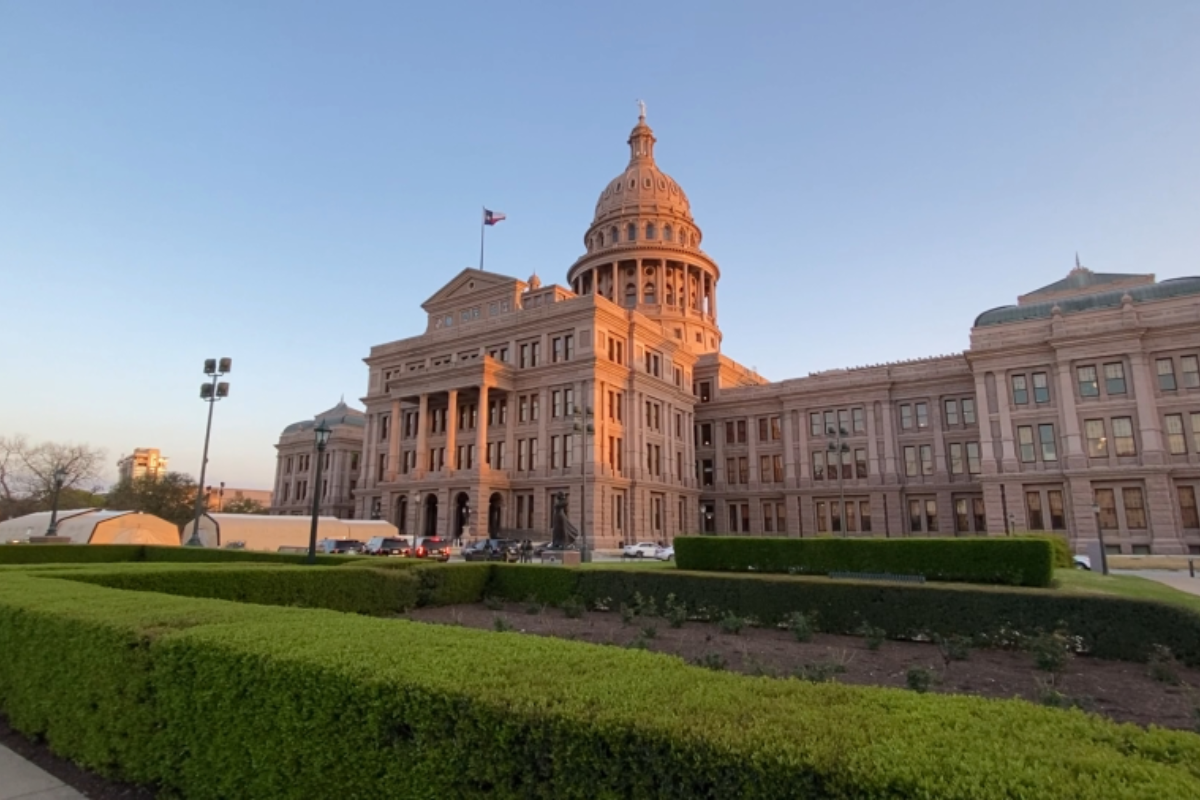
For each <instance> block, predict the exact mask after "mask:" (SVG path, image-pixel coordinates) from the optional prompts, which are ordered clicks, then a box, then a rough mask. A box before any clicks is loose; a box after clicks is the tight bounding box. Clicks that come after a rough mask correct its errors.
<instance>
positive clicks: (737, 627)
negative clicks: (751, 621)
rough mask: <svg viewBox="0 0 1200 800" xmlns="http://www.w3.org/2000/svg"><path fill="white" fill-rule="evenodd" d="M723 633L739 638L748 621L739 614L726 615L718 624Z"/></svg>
mask: <svg viewBox="0 0 1200 800" xmlns="http://www.w3.org/2000/svg"><path fill="white" fill-rule="evenodd" d="M717 626H718V627H720V629H721V633H732V634H733V635H734V636H737V635H738V634H740V633H741V632H742V628H744V627H746V620H745V619H743V618H742V617H739V616H738V615H737V614H732V613H730V614H726V615H725V616H723V617H721V621H720V622H718V623H717Z"/></svg>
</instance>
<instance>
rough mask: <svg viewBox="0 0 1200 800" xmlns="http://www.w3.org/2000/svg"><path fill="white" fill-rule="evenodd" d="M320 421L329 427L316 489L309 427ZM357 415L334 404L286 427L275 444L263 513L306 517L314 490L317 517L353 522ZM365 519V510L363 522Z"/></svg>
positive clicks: (358, 463)
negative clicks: (317, 495)
mask: <svg viewBox="0 0 1200 800" xmlns="http://www.w3.org/2000/svg"><path fill="white" fill-rule="evenodd" d="M322 421H323V422H324V423H325V426H326V427H327V428H329V429H330V431H331V433H330V434H329V441H328V443H327V444H326V446H325V454H324V458H325V462H324V463H323V464H322V465H321V485H320V487H317V486H316V479H317V476H316V472H317V450H316V434H315V433H314V429H315V428H316V427H317V423H319V422H322ZM365 422H366V420H365V418H364V416H363V412H361V411H359V410H358V409H354V408H350V407H349V406H347V405H346V404H345V402H341V401H339V402H338V404H337V405H336V406H334V407H333V408H331V409H329V410H328V411H325V412H322V413H320V414H317V415H316V416H314V417H313V418H312V419H306V420H301V421H300V422H295V423H292V424H291V425H288V426H287V427H286V428H284V430H283V434H282V435H281V436H280V437H279V443H278V444H276V445H275V449H276V450H277V451H278V455H277V456H276V458H275V485H274V488H273V489H272V492H271V505H270V508H269V513H271V514H285V515H309V514H312V503H313V492H316V491H320V493H321V500H320V505H319V506H318V513H319V514H320V515H321V516H325V517H337V518H338V519H353V518H354V517H355V505H354V496H355V492H356V490H357V488H358V482H359V473H360V472H361V470H362V448H363V426H364V425H365ZM369 516H370V509H368V514H367V515H366V516H361V515H360V517H361V518H363V519H366V518H368V517H369Z"/></svg>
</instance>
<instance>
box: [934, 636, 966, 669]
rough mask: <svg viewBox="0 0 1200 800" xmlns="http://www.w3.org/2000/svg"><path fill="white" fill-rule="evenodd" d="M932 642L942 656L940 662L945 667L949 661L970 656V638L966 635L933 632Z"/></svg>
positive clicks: (964, 659)
mask: <svg viewBox="0 0 1200 800" xmlns="http://www.w3.org/2000/svg"><path fill="white" fill-rule="evenodd" d="M933 643H934V644H935V645H936V646H937V649H938V652H939V653H940V654H941V656H942V663H944V664H945V665H946V667H947V669H948V668H949V667H950V662H951V661H966V660H967V659H968V658H970V657H971V639H970V637H967V636H938V635H937V634H934V636H933Z"/></svg>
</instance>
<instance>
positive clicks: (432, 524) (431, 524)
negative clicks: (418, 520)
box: [423, 494, 438, 536]
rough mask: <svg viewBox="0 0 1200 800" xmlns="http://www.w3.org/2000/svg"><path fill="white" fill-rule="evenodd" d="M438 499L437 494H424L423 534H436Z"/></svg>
mask: <svg viewBox="0 0 1200 800" xmlns="http://www.w3.org/2000/svg"><path fill="white" fill-rule="evenodd" d="M437 517H438V501H437V495H436V494H431V495H426V496H425V527H424V531H425V533H424V534H423V535H424V536H437Z"/></svg>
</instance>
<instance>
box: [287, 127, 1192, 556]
mask: <svg viewBox="0 0 1200 800" xmlns="http://www.w3.org/2000/svg"><path fill="white" fill-rule="evenodd" d="M628 144H629V147H630V161H629V164H628V166H627V168H626V169H625V171H624V172H623V173H622V174H621V175H619V176H618V177H617V178H615V179H614V180H613V181H612V182H610V183H609V184H608V186H607V187H606V188H605V189H604V191H603V192H602V193H601V196H600V198H599V200H598V202H597V204H596V209H595V214H594V217H593V220H592V224H591V225H590V226H589V227H588V229H587V231H586V232H585V233H584V245H585V248H586V252H585V254H584V255H583V256H581V257H580V258H579V259H578V260H577V261H576V262H575V264H574V265H573V266H572V267H571V268H570V270H569V271H568V275H567V280H568V282H569V284H570V288H569V289H568V288H564V287H561V286H557V285H552V286H545V287H543V286H542V285H541V282H540V281H539V280H538V279H537V277H536V276H534V277H532V278H530V279H529V280H528V281H520V280H517V279H515V278H510V277H506V276H503V275H497V274H494V273H489V272H482V271H479V270H473V269H468V270H464V271H463V272H462V273H460V274H459V275H458V276H457V277H455V278H454V279H453V280H452V281H451V282H450V283H448V284H447V285H446V286H445V287H444V288H443V289H442V290H441V291H439V292H438V293H437V294H435V295H434V296H433V297H431V298H429V300H427V301H426V302H425V304H424V305H423V306H422V308H423V309H424V310H425V312H426V314H427V316H428V323H427V329H426V332H425V333H424V334H422V335H420V336H416V337H412V338H409V339H403V340H399V341H395V342H391V343H388V344H382V345H378V346H375V347H373V348H371V352H370V355H369V356H368V358H367V359H366V362H367V365H368V369H369V377H368V390H367V395H366V397H364V398H363V400H364V402H365V404H366V416H365V419H360V421H359V422H358V423H357V425H356V426H355V427H353V429H347V431H346V433H347V434H348V435H349V434H355V435H358V436H360V437H361V439H360V440H359V441H360V442H361V444H360V445H355V444H351V443H350V442H349V439H348V438H347V444H346V447H347V448H353V447H355V446H361V448H362V454H363V455H362V462H361V465H360V469H359V470H358V472H357V473H356V474H358V475H359V476H360V483H359V487H360V488H359V491H358V492H357V496H356V497H355V501H354V507H355V512H356V513H357V514H358V515H360V516H362V515H366V514H369V513H370V512H371V510H372V509H375V508H379V509H381V510H382V515H383V516H384V517H385V518H386V519H388V520H390V521H392V522H393V523H394V524H395V525H396V526H397V527H398V528H399V529H400V530H401V532H405V533H420V534H428V533H434V532H437V533H441V534H443V535H455V534H458V533H466V535H468V536H476V537H478V536H483V535H485V534H487V533H490V534H496V533H498V532H501V531H512V532H513V534H514V535H519V536H521V537H522V538H525V537H533V538H543V539H548V538H549V535H550V534H549V531H550V528H551V514H552V509H553V498H554V497H555V496H556V495H557V494H559V493H562V494H564V495H566V496H567V498H568V500H567V502H568V513H569V515H570V518H571V520H572V522H574V524H575V525H577V526H578V525H580V524H581V522H583V521H586V528H587V530H588V531H589V532H590V534H591V536H592V539H591V544H592V546H615V545H616V544H617V543H618V542H620V541H628V540H631V539H637V540H646V539H654V540H658V539H670V538H671V537H672V536H674V535H676V534H679V533H686V532H695V531H704V532H708V533H730V534H739V535H743V534H744V535H786V536H813V535H821V534H825V535H829V534H833V535H843V534H844V535H873V536H906V535H944V536H968V535H1004V534H1006V533H1011V532H1014V531H1035V530H1036V531H1040V530H1045V531H1062V532H1064V534H1066V535H1069V536H1070V538H1071V539H1072V540H1073V543H1074V544H1075V546H1076V547H1077V548H1082V547H1083V546H1084V545H1085V544H1087V543H1089V542H1093V541H1095V540H1096V539H1097V538H1098V537H1099V536H1100V535H1103V537H1104V540H1105V543H1106V546H1107V547H1108V549H1109V550H1110V551H1111V552H1124V553H1135V554H1136V553H1151V552H1153V553H1181V552H1188V553H1196V554H1200V517H1198V512H1197V503H1196V492H1197V489H1198V487H1200V367H1198V361H1197V359H1198V358H1200V303H1198V300H1200V278H1180V279H1175V280H1170V281H1163V282H1161V283H1158V282H1155V279H1154V276H1153V275H1142V274H1098V273H1093V272H1091V271H1090V270H1087V269H1086V268H1084V267H1082V266H1081V265H1079V263H1078V259H1077V260H1076V266H1075V269H1073V270H1072V271H1071V272H1070V274H1069V275H1068V276H1067V277H1066V278H1064V279H1062V280H1060V281H1057V282H1056V283H1052V284H1050V285H1048V286H1045V287H1043V288H1041V289H1038V290H1036V291H1033V292H1030V293H1029V294H1027V295H1024V296H1022V297H1020V298H1018V301H1017V303H1016V304H1015V305H1012V306H1005V307H1001V308H996V309H993V310H991V311H987V312H985V313H983V314H981V315H980V316H979V317H978V318H977V319H976V321H975V324H974V326H973V328H972V331H971V347H970V349H969V350H968V351H967V352H965V353H961V354H955V355H946V356H937V357H932V358H924V359H916V360H912V361H905V362H899V363H891V364H880V365H872V366H866V367H859V368H854V369H838V370H828V371H825V372H821V373H815V374H811V375H809V376H808V377H805V378H797V379H791V380H785V381H781V382H776V383H770V382H768V381H766V380H765V379H764V378H762V377H761V376H759V375H757V374H756V373H755V372H754V371H753V370H750V369H747V368H746V367H744V366H742V365H740V364H738V363H737V362H735V361H733V360H731V359H729V358H728V357H726V356H725V355H723V354H722V353H721V352H720V348H721V341H722V337H721V332H720V329H719V327H718V324H717V283H718V281H719V280H720V277H721V273H720V270H719V268H718V266H717V264H716V263H715V262H714V261H713V260H712V259H711V258H709V257H708V256H707V255H706V254H704V253H703V252H702V251H701V250H700V242H701V239H702V236H701V232H700V229H699V227H698V226H697V225H696V223H695V221H694V220H693V219H692V216H691V210H690V205H689V203H688V200H687V197H686V195H685V194H684V192H683V190H682V189H681V188H680V187H679V186H678V184H677V183H676V182H675V181H674V180H672V179H671V178H670V177H669V176H668V175H666V174H665V173H663V172H662V171H661V170H659V169H658V167H657V165H656V163H655V160H654V144H655V139H654V135H653V133H652V131H651V130H650V128H649V126H647V125H646V122H645V119H644V118H641V119H639V121H638V124H637V126H635V127H634V129H633V131H632V133H631V134H630V138H629V142H628ZM928 312H929V310H928V309H926V310H915V311H914V313H928ZM781 336H784V337H789V336H790V337H792V338H793V341H794V344H795V346H797V347H803V346H804V345H805V338H804V337H805V334H804V332H803V331H802V330H795V331H793V330H789V329H787V328H784V329H782V330H781ZM585 408H586V409H589V410H591V411H592V412H593V414H594V417H593V418H592V419H591V420H590V430H591V431H592V432H591V433H587V431H588V430H589V425H588V423H587V422H586V421H583V420H581V419H580V417H579V416H578V414H579V412H580V411H581V410H582V409H585ZM298 424H299V423H298ZM309 426H310V429H311V423H309ZM293 428H295V426H290V427H289V429H288V430H289V431H290V430H292V429H293ZM287 436H288V432H287V431H285V438H286V437H287ZM302 438H303V441H301V440H300V439H296V440H295V441H296V447H297V449H296V451H295V452H296V453H297V454H299V453H300V450H301V449H304V448H307V451H308V452H311V451H312V436H311V430H309V431H308V432H307V433H306V434H305V435H304V436H303V437H302ZM289 441H291V440H289ZM280 452H281V454H282V453H283V452H284V444H283V440H281V444H280ZM281 469H282V467H281ZM290 474H291V473H290V472H281V473H280V475H281V478H282V476H285V475H290ZM584 482H586V487H587V490H586V502H584V498H583V494H584V493H583V492H582V491H581V490H582V488H583V486H584ZM277 483H279V482H278V481H277ZM279 491H280V489H279V487H278V486H277V490H276V498H277V503H276V505H277V506H280V505H281V504H280V503H278V499H279V497H280V495H279ZM286 491H287V490H284V492H285V494H286Z"/></svg>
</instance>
